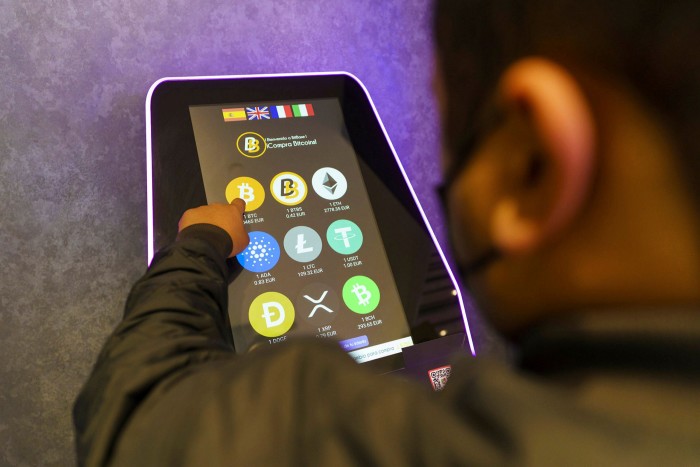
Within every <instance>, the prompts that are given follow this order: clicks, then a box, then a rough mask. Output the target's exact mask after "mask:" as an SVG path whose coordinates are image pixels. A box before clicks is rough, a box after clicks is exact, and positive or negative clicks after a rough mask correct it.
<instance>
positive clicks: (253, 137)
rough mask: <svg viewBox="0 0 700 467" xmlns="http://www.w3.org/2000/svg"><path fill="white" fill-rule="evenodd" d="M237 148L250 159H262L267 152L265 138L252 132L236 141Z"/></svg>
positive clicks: (244, 134)
mask: <svg viewBox="0 0 700 467" xmlns="http://www.w3.org/2000/svg"><path fill="white" fill-rule="evenodd" d="M236 147H237V148H238V152H240V153H241V154H243V155H244V156H246V157H250V158H256V157H260V156H262V155H263V154H265V151H267V143H266V142H265V138H263V137H262V136H260V135H259V134H257V133H253V132H252V131H249V132H247V133H243V134H242V135H241V136H239V137H238V139H237V140H236Z"/></svg>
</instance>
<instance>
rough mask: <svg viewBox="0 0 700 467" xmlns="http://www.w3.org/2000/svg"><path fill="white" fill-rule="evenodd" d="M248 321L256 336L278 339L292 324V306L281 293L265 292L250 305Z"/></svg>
mask: <svg viewBox="0 0 700 467" xmlns="http://www.w3.org/2000/svg"><path fill="white" fill-rule="evenodd" d="M248 320H249V321H250V325H251V326H253V329H255V332H257V333H258V334H260V335H262V336H265V337H279V336H281V335H282V334H284V333H286V332H287V331H289V329H291V327H292V324H294V305H292V302H291V301H290V300H289V299H288V298H287V297H285V296H284V295H282V294H281V293H278V292H265V293H263V294H260V295H258V296H257V297H256V298H255V300H253V303H251V304H250V308H249V309H248Z"/></svg>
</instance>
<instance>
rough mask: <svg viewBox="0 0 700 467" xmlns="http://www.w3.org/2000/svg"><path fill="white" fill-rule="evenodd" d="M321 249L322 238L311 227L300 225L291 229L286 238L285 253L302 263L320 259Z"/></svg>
mask: <svg viewBox="0 0 700 467" xmlns="http://www.w3.org/2000/svg"><path fill="white" fill-rule="evenodd" d="M321 248H323V242H322V241H321V236H320V235H319V234H317V233H316V231H315V230H314V229H312V228H311V227H306V226H303V225H300V226H297V227H294V228H292V229H290V230H289V232H287V234H286V235H285V236H284V251H286V252H287V254H288V255H289V257H290V258H292V259H293V260H294V261H299V262H300V263H308V262H309V261H313V260H315V259H316V258H318V255H320V254H321Z"/></svg>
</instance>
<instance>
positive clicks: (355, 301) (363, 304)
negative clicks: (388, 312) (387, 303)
mask: <svg viewBox="0 0 700 467" xmlns="http://www.w3.org/2000/svg"><path fill="white" fill-rule="evenodd" d="M379 298H380V294H379V287H377V284H376V283H375V282H374V281H373V280H372V279H370V278H369V277H367V276H354V277H351V278H350V279H348V280H347V281H346V282H345V285H344V286H343V301H344V302H345V305H346V306H347V307H348V308H350V310H352V311H354V312H355V313H359V314H361V315H364V314H367V313H371V312H373V311H374V309H375V308H377V305H379Z"/></svg>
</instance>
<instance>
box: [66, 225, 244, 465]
mask: <svg viewBox="0 0 700 467" xmlns="http://www.w3.org/2000/svg"><path fill="white" fill-rule="evenodd" d="M227 241H228V243H227ZM230 248H231V244H230V238H229V237H228V235H227V234H226V232H224V231H223V230H221V229H219V228H218V227H215V226H211V225H198V226H192V227H189V228H188V229H185V230H183V232H182V233H181V235H180V236H179V237H178V240H177V241H176V242H175V243H174V244H173V245H171V246H170V247H168V248H166V249H164V250H162V251H161V252H159V253H158V254H157V255H156V257H155V258H154V260H153V262H152V263H151V266H150V267H149V269H148V271H147V272H146V274H145V275H144V276H143V277H142V278H141V279H140V280H139V281H138V282H137V283H136V284H135V285H134V287H133V288H132V290H131V293H130V294H129V298H128V300H127V303H126V307H125V313H124V319H123V321H122V322H121V323H120V324H119V325H118V326H117V328H116V330H115V331H114V332H113V333H112V335H111V336H110V337H109V339H108V340H107V343H106V344H105V346H104V348H103V350H102V352H101V353H100V355H99V357H98V359H97V362H96V364H95V367H94V369H93V371H92V374H91V375H90V377H89V379H88V381H87V383H86V384H85V386H84V387H83V389H82V391H81V393H80V395H79V396H78V399H77V401H76V403H75V406H74V409H73V418H74V424H75V428H76V445H77V455H78V463H79V465H104V464H106V463H107V462H108V460H109V458H110V455H111V453H112V450H113V448H114V445H115V443H116V441H117V439H118V436H119V434H120V432H121V430H122V428H123V427H124V426H125V424H126V423H127V422H128V421H129V418H130V417H131V416H132V415H133V413H134V412H135V411H136V409H137V408H138V407H139V405H140V403H141V402H142V401H143V400H144V399H145V398H146V397H148V395H149V393H150V392H151V391H152V389H153V388H154V387H155V386H156V385H157V384H158V383H159V382H161V381H163V380H164V379H166V378H168V376H170V375H172V374H175V373H177V372H178V371H180V370H182V369H183V368H184V367H187V366H188V365H192V364H193V363H200V362H204V361H209V360H214V359H222V358H231V357H232V356H233V338H232V335H231V329H230V326H229V319H228V313H227V286H228V283H227V278H228V270H227V266H226V260H225V256H226V255H225V254H223V252H225V251H230Z"/></svg>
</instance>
